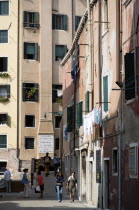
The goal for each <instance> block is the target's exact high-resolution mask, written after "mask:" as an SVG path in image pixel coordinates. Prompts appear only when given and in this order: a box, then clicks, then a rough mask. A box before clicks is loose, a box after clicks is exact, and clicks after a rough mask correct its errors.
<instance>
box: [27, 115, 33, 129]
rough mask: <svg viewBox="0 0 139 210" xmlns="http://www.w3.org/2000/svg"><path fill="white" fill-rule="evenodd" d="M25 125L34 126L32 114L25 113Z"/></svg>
mask: <svg viewBox="0 0 139 210" xmlns="http://www.w3.org/2000/svg"><path fill="white" fill-rule="evenodd" d="M25 127H28V128H31V127H35V116H34V115H25Z"/></svg>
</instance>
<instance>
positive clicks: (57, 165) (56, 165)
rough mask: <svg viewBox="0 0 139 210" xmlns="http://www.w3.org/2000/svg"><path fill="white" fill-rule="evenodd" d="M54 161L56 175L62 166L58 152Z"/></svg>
mask: <svg viewBox="0 0 139 210" xmlns="http://www.w3.org/2000/svg"><path fill="white" fill-rule="evenodd" d="M53 162H54V176H56V174H57V169H58V167H59V166H60V161H59V158H58V157H57V155H56V154H54V158H53Z"/></svg>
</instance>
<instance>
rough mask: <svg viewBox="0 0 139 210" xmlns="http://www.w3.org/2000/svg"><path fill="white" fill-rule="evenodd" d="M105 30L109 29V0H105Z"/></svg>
mask: <svg viewBox="0 0 139 210" xmlns="http://www.w3.org/2000/svg"><path fill="white" fill-rule="evenodd" d="M104 22H105V23H104V30H107V29H108V0H104Z"/></svg>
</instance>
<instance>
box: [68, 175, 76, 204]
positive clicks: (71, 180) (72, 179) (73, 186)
mask: <svg viewBox="0 0 139 210" xmlns="http://www.w3.org/2000/svg"><path fill="white" fill-rule="evenodd" d="M68 189H69V192H70V199H71V202H74V196H75V192H76V190H77V179H76V177H75V172H72V174H71V176H70V177H69V178H68Z"/></svg>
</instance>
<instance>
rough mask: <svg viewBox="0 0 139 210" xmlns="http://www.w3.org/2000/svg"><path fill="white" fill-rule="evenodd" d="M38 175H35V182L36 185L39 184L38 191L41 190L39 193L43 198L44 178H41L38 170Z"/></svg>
mask: <svg viewBox="0 0 139 210" xmlns="http://www.w3.org/2000/svg"><path fill="white" fill-rule="evenodd" d="M37 174H38V177H37V182H38V185H39V186H40V191H41V195H40V198H43V192H44V180H43V176H42V175H41V171H38V173H37Z"/></svg>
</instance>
